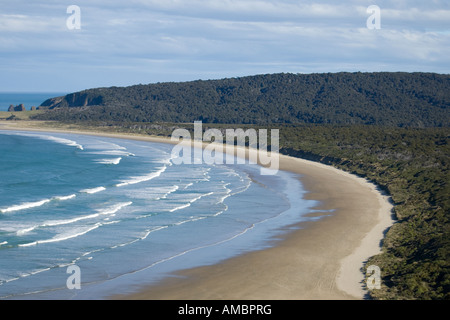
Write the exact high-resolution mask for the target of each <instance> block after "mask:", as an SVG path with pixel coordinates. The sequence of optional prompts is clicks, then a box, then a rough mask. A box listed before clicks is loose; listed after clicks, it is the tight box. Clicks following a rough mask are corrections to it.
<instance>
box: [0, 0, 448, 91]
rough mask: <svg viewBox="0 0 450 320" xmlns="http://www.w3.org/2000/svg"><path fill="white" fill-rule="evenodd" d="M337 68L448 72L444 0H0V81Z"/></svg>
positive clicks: (114, 80)
mask: <svg viewBox="0 0 450 320" xmlns="http://www.w3.org/2000/svg"><path fill="white" fill-rule="evenodd" d="M71 5H76V6H77V7H78V8H79V14H78V11H73V10H72V9H71V8H70V6H71ZM373 5H375V6H377V7H378V8H379V11H378V12H377V11H373V10H368V8H369V7H371V6H373ZM68 8H69V9H70V10H68ZM377 13H379V15H377ZM78 18H79V19H78ZM77 19H78V20H77ZM78 22H79V25H78ZM340 71H347V72H357V71H361V72H379V71H404V72H415V71H420V72H437V73H445V74H448V73H450V1H449V0H427V1H423V0H397V1H385V0H377V1H376V0H367V1H366V0H349V1H336V0H322V1H310V0H295V1H294V0H281V1H269V0H209V1H207V0H185V1H182V0H128V1H119V0H100V1H95V0H90V1H86V0H70V1H66V0H33V1H30V0H14V1H10V0H0V92H66V93H69V92H75V91H80V90H83V89H88V88H94V87H110V86H129V85H134V84H147V83H156V82H167V81H191V80H198V79H202V80H208V79H222V78H228V77H241V76H247V75H256V74H267V73H279V72H286V73H321V72H340Z"/></svg>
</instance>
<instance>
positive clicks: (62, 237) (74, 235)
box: [19, 223, 101, 247]
mask: <svg viewBox="0 0 450 320" xmlns="http://www.w3.org/2000/svg"><path fill="white" fill-rule="evenodd" d="M100 226H101V223H96V224H95V225H94V226H92V227H90V228H87V229H84V230H82V231H78V232H68V233H66V234H63V235H58V236H55V237H53V238H51V239H46V240H38V241H33V242H30V243H24V244H20V245H19V247H30V246H35V245H38V244H44V243H52V242H60V241H64V240H69V239H73V238H77V237H79V236H82V235H84V234H86V233H88V232H91V231H92V230H95V229H97V228H98V227H100Z"/></svg>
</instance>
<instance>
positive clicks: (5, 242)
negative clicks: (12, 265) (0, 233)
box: [0, 241, 8, 246]
mask: <svg viewBox="0 0 450 320" xmlns="http://www.w3.org/2000/svg"><path fill="white" fill-rule="evenodd" d="M5 244H8V241H3V242H0V246H3V245H5Z"/></svg>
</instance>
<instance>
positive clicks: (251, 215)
mask: <svg viewBox="0 0 450 320" xmlns="http://www.w3.org/2000/svg"><path fill="white" fill-rule="evenodd" d="M172 148H173V146H172V145H166V144H158V143H149V142H140V141H132V140H122V139H112V138H103V137H95V136H86V135H74V134H56V133H32V132H20V131H0V154H1V157H0V172H1V175H0V298H3V299H34V298H39V299H42V298H44V299H55V298H57V299H76V298H80V299H85V298H95V299H101V298H105V297H107V296H108V295H109V294H111V292H114V293H121V292H122V293H124V292H131V291H132V290H133V288H134V286H135V285H136V284H143V279H145V281H146V282H147V283H151V282H153V281H157V280H159V279H161V278H162V277H164V276H165V275H167V274H168V273H170V272H173V271H175V270H180V269H183V268H189V267H193V266H199V265H205V264H211V263H217V262H219V261H221V260H223V259H226V258H229V257H232V256H235V255H238V254H241V253H243V252H248V251H251V250H256V249H261V248H264V247H267V246H270V245H273V238H274V237H276V235H277V234H278V233H279V232H280V231H278V230H279V229H280V228H282V227H284V226H287V225H290V224H292V223H294V222H298V221H302V220H306V218H304V217H303V215H304V214H305V213H308V212H310V209H309V208H310V207H312V206H313V205H314V204H315V203H314V202H313V201H307V200H303V199H302V195H303V194H304V192H305V191H304V190H303V188H302V185H301V184H300V182H299V180H298V179H297V178H298V177H297V176H296V175H294V174H291V173H288V172H283V171H279V172H278V174H277V175H275V176H261V175H260V173H259V168H258V167H257V166H256V165H252V164H245V165H235V164H230V165H204V164H192V165H185V164H182V165H175V164H173V163H172V160H173V157H172V154H171V150H172ZM71 265H76V266H78V267H79V268H80V270H81V289H80V290H76V289H75V290H70V289H69V288H67V286H66V281H67V279H68V277H69V275H70V274H68V273H67V268H68V267H69V266H71Z"/></svg>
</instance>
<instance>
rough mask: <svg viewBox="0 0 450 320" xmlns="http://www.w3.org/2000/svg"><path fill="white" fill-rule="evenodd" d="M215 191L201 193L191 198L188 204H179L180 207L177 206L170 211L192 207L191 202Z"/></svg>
mask: <svg viewBox="0 0 450 320" xmlns="http://www.w3.org/2000/svg"><path fill="white" fill-rule="evenodd" d="M213 193H214V192H208V193H205V194H201V195H199V196H198V197H195V198H193V199H191V200H189V202H188V203H186V204H183V205H181V206H178V207H176V208H173V209H170V210H169V212H174V211H177V210H181V209H184V208H187V207H190V206H191V204H192V203H194V202H195V201H197V200H200V199H201V198H203V197H206V196H210V195H212V194H213Z"/></svg>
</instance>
